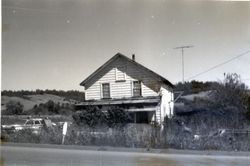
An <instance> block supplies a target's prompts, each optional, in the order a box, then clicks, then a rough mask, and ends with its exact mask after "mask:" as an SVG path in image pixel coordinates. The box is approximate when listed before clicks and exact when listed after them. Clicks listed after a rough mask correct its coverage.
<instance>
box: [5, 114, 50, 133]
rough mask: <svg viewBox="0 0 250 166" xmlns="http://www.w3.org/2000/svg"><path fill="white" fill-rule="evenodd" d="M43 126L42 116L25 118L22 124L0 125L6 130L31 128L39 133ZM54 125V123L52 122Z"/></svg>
mask: <svg viewBox="0 0 250 166" xmlns="http://www.w3.org/2000/svg"><path fill="white" fill-rule="evenodd" d="M44 126H45V122H44V120H43V119H42V118H32V119H27V120H26V122H25V123H24V124H23V125H19V124H14V125H2V126H1V127H2V129H3V130H6V131H13V132H16V131H20V130H24V129H31V130H32V132H33V133H36V134H37V133H39V132H40V131H41V129H42V128H43V127H44ZM52 126H54V123H52Z"/></svg>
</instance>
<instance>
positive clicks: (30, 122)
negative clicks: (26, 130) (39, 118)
mask: <svg viewBox="0 0 250 166" xmlns="http://www.w3.org/2000/svg"><path fill="white" fill-rule="evenodd" d="M25 124H26V125H32V124H33V121H31V120H28V121H26V123H25Z"/></svg>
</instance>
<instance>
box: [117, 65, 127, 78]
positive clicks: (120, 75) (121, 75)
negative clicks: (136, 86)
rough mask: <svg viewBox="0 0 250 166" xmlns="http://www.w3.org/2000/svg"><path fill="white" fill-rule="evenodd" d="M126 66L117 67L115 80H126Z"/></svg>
mask: <svg viewBox="0 0 250 166" xmlns="http://www.w3.org/2000/svg"><path fill="white" fill-rule="evenodd" d="M125 71H126V67H117V68H116V70H115V80H116V81H125V80H126V73H125Z"/></svg>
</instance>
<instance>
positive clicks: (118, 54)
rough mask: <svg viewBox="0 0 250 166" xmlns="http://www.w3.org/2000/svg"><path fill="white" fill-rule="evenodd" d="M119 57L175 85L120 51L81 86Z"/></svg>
mask: <svg viewBox="0 0 250 166" xmlns="http://www.w3.org/2000/svg"><path fill="white" fill-rule="evenodd" d="M118 58H123V59H125V60H127V61H129V62H131V63H133V64H135V65H136V66H138V67H139V68H141V69H143V70H146V71H148V72H150V73H152V74H153V75H155V76H156V77H158V78H159V79H160V80H161V81H162V82H164V83H165V84H167V85H168V86H170V87H171V88H173V87H174V85H173V84H172V83H171V82H169V81H168V80H167V79H166V78H164V77H162V76H161V75H159V74H157V73H155V72H154V71H152V70H150V69H148V68H146V67H145V66H143V65H141V64H139V63H138V62H136V61H134V60H132V59H130V58H128V57H127V56H125V55H123V54H121V53H119V52H118V53H117V54H115V55H114V56H113V57H112V58H111V59H109V60H108V61H107V62H106V63H104V64H103V65H102V66H101V67H99V68H98V69H97V70H96V71H95V72H93V73H92V74H91V75H90V76H88V77H87V78H86V79H85V80H83V81H82V82H81V83H80V85H81V86H85V84H86V83H87V82H88V81H89V80H90V79H91V78H93V77H94V76H95V75H96V74H98V73H99V72H100V71H101V70H102V69H104V68H105V67H106V66H108V65H109V64H111V63H112V62H113V61H115V60H116V59H118Z"/></svg>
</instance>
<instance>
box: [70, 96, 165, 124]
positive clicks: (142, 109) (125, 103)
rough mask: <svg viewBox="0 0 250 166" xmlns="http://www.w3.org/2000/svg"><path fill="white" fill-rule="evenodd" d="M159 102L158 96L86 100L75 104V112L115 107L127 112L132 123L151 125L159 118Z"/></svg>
mask: <svg viewBox="0 0 250 166" xmlns="http://www.w3.org/2000/svg"><path fill="white" fill-rule="evenodd" d="M160 100H161V99H160V96H153V97H134V98H121V99H102V100H92V101H90V100H88V101H85V102H82V103H79V104H76V105H75V110H84V109H86V108H87V107H91V106H97V107H99V108H100V109H103V110H105V109H108V108H109V107H112V106H115V107H120V108H122V109H124V110H125V111H128V112H129V114H130V116H131V117H132V118H133V122H134V123H153V122H155V121H157V120H158V119H159V118H160V117H158V114H157V110H158V109H157V108H158V106H159V103H160Z"/></svg>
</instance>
